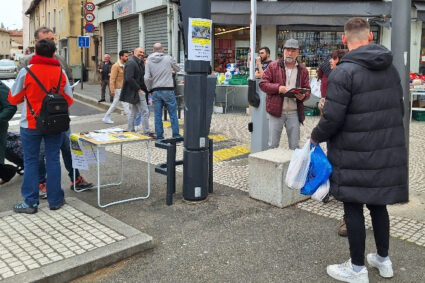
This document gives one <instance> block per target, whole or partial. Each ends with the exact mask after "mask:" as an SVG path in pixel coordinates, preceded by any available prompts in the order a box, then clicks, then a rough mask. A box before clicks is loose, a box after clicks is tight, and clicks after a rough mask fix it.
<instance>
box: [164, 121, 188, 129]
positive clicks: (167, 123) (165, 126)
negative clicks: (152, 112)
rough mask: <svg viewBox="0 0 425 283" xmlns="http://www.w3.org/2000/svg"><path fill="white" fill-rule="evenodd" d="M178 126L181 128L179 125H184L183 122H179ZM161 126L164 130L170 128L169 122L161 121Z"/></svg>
mask: <svg viewBox="0 0 425 283" xmlns="http://www.w3.org/2000/svg"><path fill="white" fill-rule="evenodd" d="M179 125H180V126H181V125H184V122H183V121H179ZM162 126H163V127H164V128H169V127H171V122H170V121H163V122H162Z"/></svg>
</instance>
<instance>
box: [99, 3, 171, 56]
mask: <svg viewBox="0 0 425 283" xmlns="http://www.w3.org/2000/svg"><path fill="white" fill-rule="evenodd" d="M93 2H94V3H95V4H96V5H97V6H98V9H97V18H98V23H99V26H100V28H101V38H102V39H101V47H102V54H105V53H108V54H111V55H112V57H113V58H114V59H115V60H116V59H117V58H116V56H117V54H118V52H119V51H120V50H123V49H126V50H133V49H134V48H136V47H138V46H142V47H144V48H145V50H146V53H148V54H149V53H151V52H152V48H153V44H154V43H156V42H160V43H162V45H163V46H164V48H165V51H166V52H167V53H168V54H170V55H171V56H173V57H175V58H176V59H177V58H178V56H179V53H178V51H179V41H178V34H179V32H178V19H177V16H178V6H177V4H175V3H174V2H175V1H169V0H144V1H132V0H120V1H111V0H95V1H93Z"/></svg>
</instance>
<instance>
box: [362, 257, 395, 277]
mask: <svg viewBox="0 0 425 283" xmlns="http://www.w3.org/2000/svg"><path fill="white" fill-rule="evenodd" d="M367 263H369V265H370V266H372V267H376V268H377V269H378V270H379V275H381V276H382V277H384V278H391V277H393V276H394V272H393V264H392V262H391V260H390V259H389V258H388V259H387V260H385V261H384V262H380V261H379V260H378V257H377V254H376V253H374V254H368V255H367Z"/></svg>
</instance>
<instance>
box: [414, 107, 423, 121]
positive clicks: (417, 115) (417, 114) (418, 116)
mask: <svg viewBox="0 0 425 283" xmlns="http://www.w3.org/2000/svg"><path fill="white" fill-rule="evenodd" d="M412 117H413V119H415V120H416V121H421V122H424V121H425V111H417V110H413V111H412Z"/></svg>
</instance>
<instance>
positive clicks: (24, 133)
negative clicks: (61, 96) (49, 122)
mask: <svg viewBox="0 0 425 283" xmlns="http://www.w3.org/2000/svg"><path fill="white" fill-rule="evenodd" d="M21 140H22V148H23V150H24V166H25V174H24V179H23V181H22V187H21V194H22V197H23V198H24V200H25V203H26V204H28V205H30V206H32V205H35V204H37V205H38V203H39V198H38V178H37V177H38V163H39V155H40V144H41V141H42V140H44V143H45V145H46V150H45V152H46V165H47V187H46V188H47V201H48V202H49V206H57V205H60V204H61V203H62V202H63V199H64V192H63V190H62V187H61V164H60V160H59V149H60V147H61V145H62V140H63V135H62V133H59V134H54V135H43V134H41V133H40V132H39V131H38V130H35V129H27V128H21Z"/></svg>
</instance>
